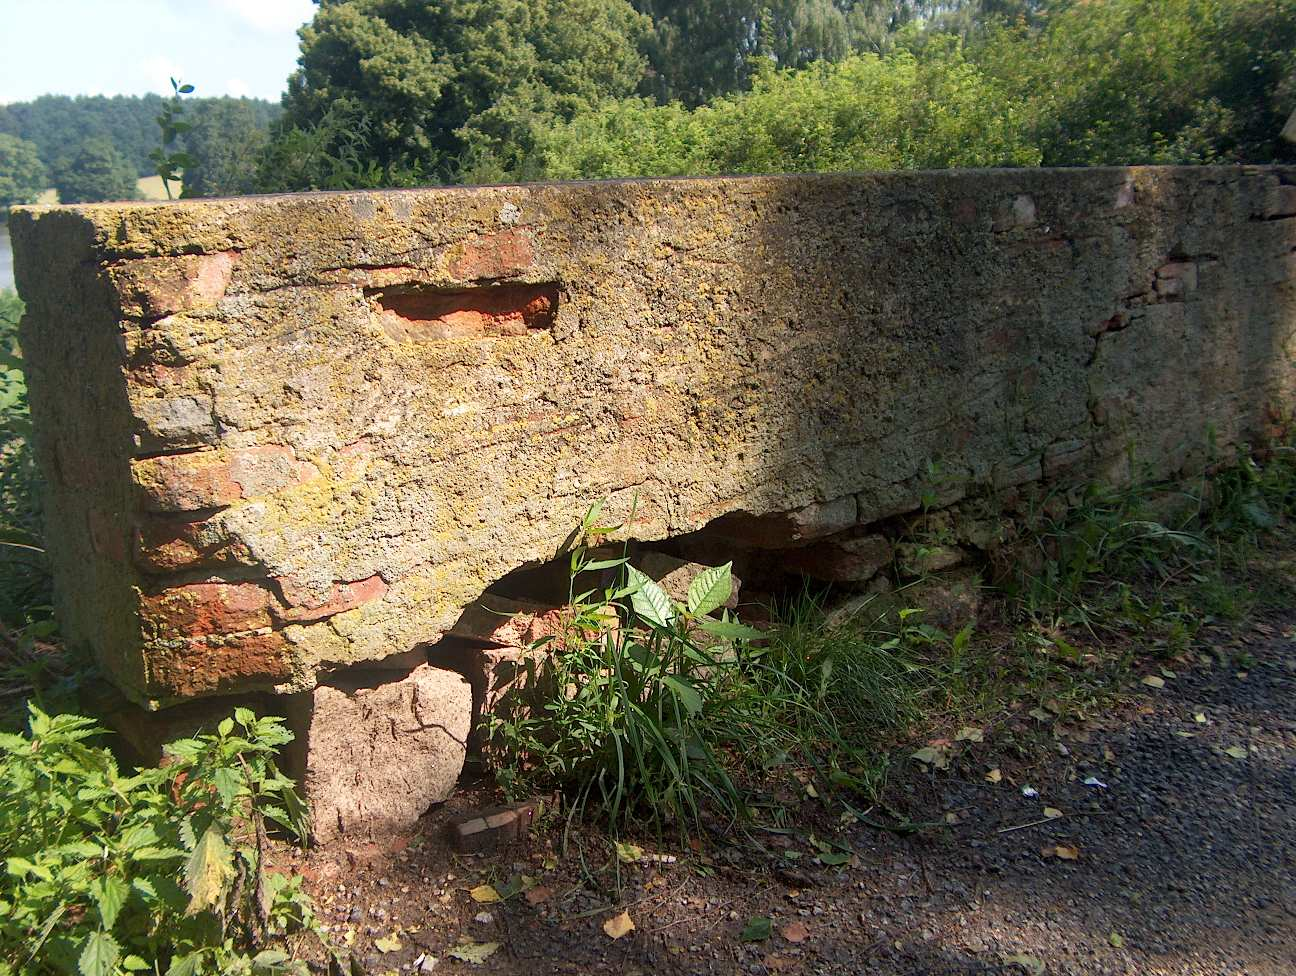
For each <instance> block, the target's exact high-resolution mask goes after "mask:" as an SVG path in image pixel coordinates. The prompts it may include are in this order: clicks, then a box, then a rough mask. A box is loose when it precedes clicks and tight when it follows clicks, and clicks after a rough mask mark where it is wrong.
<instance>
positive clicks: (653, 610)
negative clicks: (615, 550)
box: [626, 566, 675, 627]
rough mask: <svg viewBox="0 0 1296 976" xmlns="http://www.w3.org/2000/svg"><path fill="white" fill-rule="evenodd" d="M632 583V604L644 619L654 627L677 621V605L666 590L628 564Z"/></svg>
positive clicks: (667, 625)
mask: <svg viewBox="0 0 1296 976" xmlns="http://www.w3.org/2000/svg"><path fill="white" fill-rule="evenodd" d="M626 572H627V573H628V574H629V577H630V584H631V585H632V586H634V587H635V590H634V592H633V593H632V594H631V595H630V605H631V606H632V607H634V612H635V613H637V614H638V615H639V616H640V617H641V618H642V619H643V620H646V621H647V622H648V623H650V624H652V625H653V626H654V627H669V626H670V625H671V624H672V623H674V622H675V607H674V605H673V604H672V603H671V598H670V597H669V596H667V595H666V591H665V590H663V589H662V588H661V587H660V586H658V585H657V584H656V583H654V582H653V581H652V579H650V578H649V577H648V576H645V575H644V574H643V573H641V572H640V571H639V570H637V569H635V568H634V567H633V566H627V567H626Z"/></svg>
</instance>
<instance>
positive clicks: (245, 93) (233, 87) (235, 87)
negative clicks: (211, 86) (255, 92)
mask: <svg viewBox="0 0 1296 976" xmlns="http://www.w3.org/2000/svg"><path fill="white" fill-rule="evenodd" d="M225 94H227V95H233V96H234V97H235V98H248V97H249V96H251V94H252V87H251V86H250V85H249V84H248V83H247V82H246V81H244V80H243V79H242V78H231V79H230V80H229V81H227V82H225Z"/></svg>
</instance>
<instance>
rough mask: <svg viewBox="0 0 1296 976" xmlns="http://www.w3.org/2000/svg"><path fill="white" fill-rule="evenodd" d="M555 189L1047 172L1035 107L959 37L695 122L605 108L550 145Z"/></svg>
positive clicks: (848, 63)
mask: <svg viewBox="0 0 1296 976" xmlns="http://www.w3.org/2000/svg"><path fill="white" fill-rule="evenodd" d="M537 158H538V159H539V167H540V169H541V173H540V174H539V175H543V176H546V177H550V178H556V179H568V178H573V177H610V176H671V175H682V174H708V173H710V174H715V173H772V172H780V171H783V172H789V171H790V172H808V171H817V172H825V171H844V170H869V169H933V168H940V167H949V166H1004V165H1017V166H1022V165H1036V164H1038V163H1039V159H1040V157H1039V152H1038V151H1037V150H1036V149H1035V148H1033V147H1032V146H1031V145H1030V144H1029V143H1028V142H1027V141H1026V138H1025V115H1024V102H1023V101H1022V100H1021V99H1019V98H1017V97H1014V96H1011V95H1009V94H1008V93H1007V90H1006V88H1005V87H1004V86H1003V85H1002V84H1000V83H999V82H996V81H994V80H992V79H990V78H989V77H987V76H986V75H985V74H984V73H983V72H982V71H981V70H980V69H979V68H978V67H977V66H976V65H975V64H973V63H972V62H971V61H970V60H968V59H967V58H966V57H965V56H964V53H963V49H962V46H961V45H960V44H959V43H958V42H957V41H956V40H955V39H953V38H942V39H940V40H939V41H933V42H932V44H931V45H930V49H929V51H928V52H927V53H925V54H924V56H923V57H921V58H920V57H918V56H916V55H914V54H912V53H910V52H908V51H901V52H897V53H895V54H891V55H887V56H885V57H878V56H876V55H872V54H861V55H855V56H853V57H849V58H846V59H845V60H843V61H841V62H838V63H836V64H830V63H827V62H824V63H819V64H815V65H811V66H810V67H808V68H805V69H803V70H800V71H773V70H766V72H765V73H764V74H762V75H760V76H759V77H758V78H757V79H756V82H755V84H754V87H753V89H752V91H750V92H748V93H745V94H741V95H735V96H731V97H728V98H721V99H717V100H715V101H713V102H711V103H709V104H708V105H705V106H702V107H701V108H698V109H694V110H692V111H690V110H687V109H685V108H683V107H682V106H681V105H679V104H678V103H673V104H670V105H663V106H655V105H652V104H651V103H649V102H646V101H642V100H633V99H632V100H628V101H620V102H608V103H605V104H604V105H603V106H602V107H601V108H600V109H598V110H596V111H594V112H590V113H588V114H583V115H580V116H577V117H576V118H575V119H574V120H573V121H572V122H570V123H568V124H567V125H562V126H557V127H555V128H554V129H553V130H551V131H550V132H548V133H547V134H545V135H542V136H541V137H540V143H539V150H538V153H537Z"/></svg>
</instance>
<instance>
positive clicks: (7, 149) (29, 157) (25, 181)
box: [0, 133, 48, 211]
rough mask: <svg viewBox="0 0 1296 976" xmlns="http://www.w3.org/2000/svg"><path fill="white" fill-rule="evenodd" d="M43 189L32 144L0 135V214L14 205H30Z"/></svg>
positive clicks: (41, 169)
mask: <svg viewBox="0 0 1296 976" xmlns="http://www.w3.org/2000/svg"><path fill="white" fill-rule="evenodd" d="M47 185H48V179H47V177H46V175H45V166H44V164H42V163H41V161H40V155H39V154H38V152H37V149H36V146H35V144H34V143H30V142H28V141H27V140H26V139H19V138H17V137H16V136H9V135H4V134H3V133H0V211H3V210H4V209H5V208H7V207H11V206H13V205H14V204H16V203H34V202H35V200H36V198H37V197H38V196H39V195H40V194H41V191H43V190H44V189H45V187H46V186H47Z"/></svg>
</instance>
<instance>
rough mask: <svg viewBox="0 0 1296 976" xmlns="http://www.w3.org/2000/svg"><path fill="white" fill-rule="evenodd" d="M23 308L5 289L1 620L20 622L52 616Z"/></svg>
mask: <svg viewBox="0 0 1296 976" xmlns="http://www.w3.org/2000/svg"><path fill="white" fill-rule="evenodd" d="M22 312H23V304H22V301H21V300H20V299H19V298H18V296H17V295H16V294H14V293H13V292H12V291H0V622H3V623H5V624H8V625H10V626H12V627H19V628H21V627H26V626H28V625H30V624H32V623H34V622H44V621H47V620H48V619H49V604H50V577H49V571H48V568H47V566H46V563H45V554H44V552H43V551H42V549H41V545H42V542H41V509H40V476H39V474H38V472H37V469H36V460H35V457H34V456H33V453H32V449H31V419H30V416H29V414H28V411H27V386H26V383H25V382H24V380H23V373H22V360H21V358H20V356H19V349H18V320H19V319H20V318H21V317H22Z"/></svg>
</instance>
